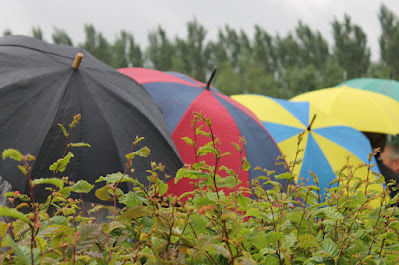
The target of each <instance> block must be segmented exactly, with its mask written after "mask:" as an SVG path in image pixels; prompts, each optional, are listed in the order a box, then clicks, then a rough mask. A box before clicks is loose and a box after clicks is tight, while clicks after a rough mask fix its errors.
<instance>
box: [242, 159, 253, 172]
mask: <svg viewBox="0 0 399 265" xmlns="http://www.w3.org/2000/svg"><path fill="white" fill-rule="evenodd" d="M250 168H251V164H250V163H249V162H248V160H246V159H245V161H244V164H243V165H242V169H243V170H244V171H248V170H249V169H250Z"/></svg>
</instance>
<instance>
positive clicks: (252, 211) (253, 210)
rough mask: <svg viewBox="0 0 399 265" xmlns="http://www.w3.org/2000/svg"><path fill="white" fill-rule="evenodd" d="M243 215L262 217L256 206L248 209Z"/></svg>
mask: <svg viewBox="0 0 399 265" xmlns="http://www.w3.org/2000/svg"><path fill="white" fill-rule="evenodd" d="M244 216H252V217H255V218H258V219H260V218H262V215H261V213H260V210H259V209H258V208H251V209H249V210H248V211H247V212H246V214H245V215H244Z"/></svg>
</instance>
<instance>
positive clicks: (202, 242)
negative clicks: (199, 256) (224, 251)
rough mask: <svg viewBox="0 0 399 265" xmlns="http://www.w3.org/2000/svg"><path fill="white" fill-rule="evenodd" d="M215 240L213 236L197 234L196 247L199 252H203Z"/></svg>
mask: <svg viewBox="0 0 399 265" xmlns="http://www.w3.org/2000/svg"><path fill="white" fill-rule="evenodd" d="M214 241H215V237H214V236H209V235H198V241H197V248H198V251H199V252H200V253H205V251H207V250H208V249H209V248H211V247H212V246H213V242H214Z"/></svg>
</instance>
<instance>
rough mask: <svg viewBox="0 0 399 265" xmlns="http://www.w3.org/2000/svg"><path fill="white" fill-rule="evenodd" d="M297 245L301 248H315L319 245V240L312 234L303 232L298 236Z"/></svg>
mask: <svg viewBox="0 0 399 265" xmlns="http://www.w3.org/2000/svg"><path fill="white" fill-rule="evenodd" d="M299 246H300V247H301V248H313V247H314V248H317V247H319V241H318V240H317V238H316V237H315V236H314V235H311V234H304V235H302V236H300V237H299Z"/></svg>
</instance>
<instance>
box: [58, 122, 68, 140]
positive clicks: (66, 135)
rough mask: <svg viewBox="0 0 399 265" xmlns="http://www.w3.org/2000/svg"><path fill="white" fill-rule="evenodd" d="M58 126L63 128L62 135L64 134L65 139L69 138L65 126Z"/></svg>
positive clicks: (59, 124)
mask: <svg viewBox="0 0 399 265" xmlns="http://www.w3.org/2000/svg"><path fill="white" fill-rule="evenodd" d="M58 126H60V128H61V130H62V133H63V134H64V136H65V137H68V133H67V131H66V130H65V127H64V125H62V124H61V123H58Z"/></svg>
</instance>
